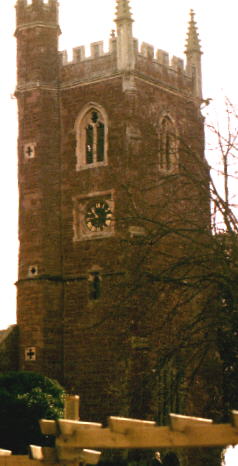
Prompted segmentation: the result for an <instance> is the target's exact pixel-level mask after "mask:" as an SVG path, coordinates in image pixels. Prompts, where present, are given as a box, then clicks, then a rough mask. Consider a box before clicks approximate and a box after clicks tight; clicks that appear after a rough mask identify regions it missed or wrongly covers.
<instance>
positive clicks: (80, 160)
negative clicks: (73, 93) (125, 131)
mask: <svg viewBox="0 0 238 466" xmlns="http://www.w3.org/2000/svg"><path fill="white" fill-rule="evenodd" d="M92 110H95V111H98V113H99V114H100V115H101V117H102V122H103V124H104V131H105V133H104V159H103V161H102V162H93V163H90V164H87V163H86V153H85V132H84V130H85V127H84V126H85V120H86V119H87V115H88V114H89V113H90V112H91V111H92ZM74 130H75V133H76V161H77V162H76V170H77V171H80V170H85V169H91V168H95V167H101V166H105V165H107V164H108V117H107V114H106V112H105V110H104V108H103V107H102V106H101V105H99V104H97V103H96V102H89V103H88V104H86V105H85V106H84V107H83V108H82V110H81V111H80V113H79V115H78V116H77V118H76V121H75V126H74Z"/></svg>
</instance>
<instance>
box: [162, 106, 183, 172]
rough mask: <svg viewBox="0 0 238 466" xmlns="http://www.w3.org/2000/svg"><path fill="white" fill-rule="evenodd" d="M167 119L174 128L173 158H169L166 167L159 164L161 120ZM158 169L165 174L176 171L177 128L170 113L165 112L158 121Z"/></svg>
mask: <svg viewBox="0 0 238 466" xmlns="http://www.w3.org/2000/svg"><path fill="white" fill-rule="evenodd" d="M166 119H167V120H169V122H170V124H171V126H172V127H173V128H174V143H173V146H174V151H173V152H174V153H173V158H172V160H171V167H170V168H169V169H168V168H166V167H163V166H161V152H160V150H161V146H160V145H161V138H162V136H163V135H162V131H161V130H162V127H163V122H164V121H165V120H166ZM158 158H159V171H160V172H162V173H165V174H173V173H177V172H178V130H177V127H176V123H175V120H174V119H173V118H172V117H171V115H170V114H169V113H167V112H165V113H163V115H162V117H161V118H160V121H159V154H158Z"/></svg>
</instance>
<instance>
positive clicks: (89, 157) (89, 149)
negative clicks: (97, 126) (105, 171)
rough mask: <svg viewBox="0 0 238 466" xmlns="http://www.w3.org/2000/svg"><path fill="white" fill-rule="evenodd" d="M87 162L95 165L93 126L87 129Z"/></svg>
mask: <svg viewBox="0 0 238 466" xmlns="http://www.w3.org/2000/svg"><path fill="white" fill-rule="evenodd" d="M86 162H87V163H93V126H92V125H88V127H87V128H86Z"/></svg>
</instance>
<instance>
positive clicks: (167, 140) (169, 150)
mask: <svg viewBox="0 0 238 466" xmlns="http://www.w3.org/2000/svg"><path fill="white" fill-rule="evenodd" d="M159 139H160V140H159V168H160V170H162V171H165V172H174V171H176V170H177V168H178V159H177V136H176V129H175V126H174V124H173V122H172V120H171V119H170V118H169V117H168V116H166V117H164V118H163V120H162V121H161V124H160V136H159Z"/></svg>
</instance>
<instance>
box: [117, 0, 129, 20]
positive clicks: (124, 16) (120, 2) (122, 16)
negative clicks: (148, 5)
mask: <svg viewBox="0 0 238 466" xmlns="http://www.w3.org/2000/svg"><path fill="white" fill-rule="evenodd" d="M116 1H117V5H116V19H115V21H122V20H129V21H132V15H131V9H130V1H129V0H116Z"/></svg>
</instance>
